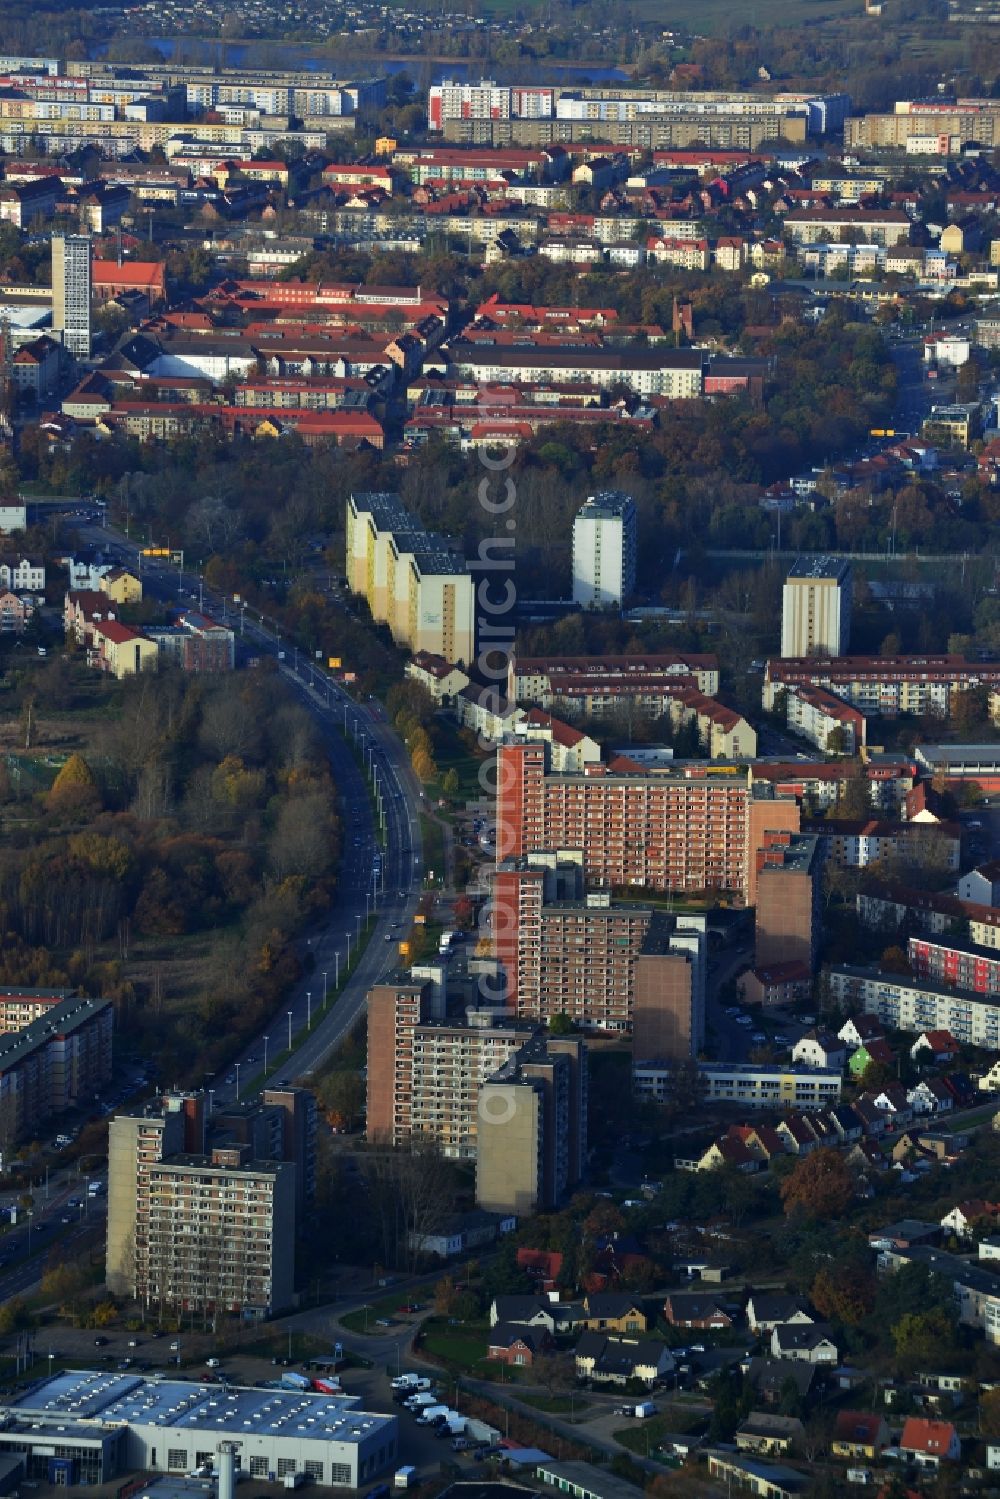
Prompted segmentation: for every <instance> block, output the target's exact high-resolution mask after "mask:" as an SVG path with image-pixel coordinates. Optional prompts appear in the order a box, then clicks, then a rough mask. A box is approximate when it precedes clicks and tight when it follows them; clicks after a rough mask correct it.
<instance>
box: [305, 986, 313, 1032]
mask: <svg viewBox="0 0 1000 1499" xmlns="http://www.w3.org/2000/svg"><path fill="white" fill-rule="evenodd" d="M312 1028H313V997H312V990H311V989H307V990H306V1030H307V1031H311V1030H312Z"/></svg>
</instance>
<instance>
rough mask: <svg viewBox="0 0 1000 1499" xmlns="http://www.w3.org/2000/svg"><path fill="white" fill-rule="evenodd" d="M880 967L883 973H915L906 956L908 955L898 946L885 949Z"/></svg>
mask: <svg viewBox="0 0 1000 1499" xmlns="http://www.w3.org/2000/svg"><path fill="white" fill-rule="evenodd" d="M880 966H881V968H882V971H883V973H903V974H910V973H912V972H913V969H912V968H911V967H910V960H909V958H908V957H907V956H906V953H905V952H904V951H903V949H902V948H901V947H896V946H892V947H886V948H884V949H883V952H882V958H881V965H880Z"/></svg>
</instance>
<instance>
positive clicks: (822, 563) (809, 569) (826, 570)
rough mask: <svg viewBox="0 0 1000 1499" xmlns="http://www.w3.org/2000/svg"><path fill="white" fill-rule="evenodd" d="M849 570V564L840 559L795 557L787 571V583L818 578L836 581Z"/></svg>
mask: <svg viewBox="0 0 1000 1499" xmlns="http://www.w3.org/2000/svg"><path fill="white" fill-rule="evenodd" d="M850 570H851V564H850V563H849V562H845V561H844V559H843V558H842V557H796V559H795V561H794V562H793V563H792V565H791V567H790V568H789V569H788V577H789V581H791V580H792V579H793V578H794V579H806V578H819V579H827V578H828V579H830V580H831V581H834V582H835V581H837V580H838V579H843V578H844V577H846V576H847V574H848V573H849V572H850Z"/></svg>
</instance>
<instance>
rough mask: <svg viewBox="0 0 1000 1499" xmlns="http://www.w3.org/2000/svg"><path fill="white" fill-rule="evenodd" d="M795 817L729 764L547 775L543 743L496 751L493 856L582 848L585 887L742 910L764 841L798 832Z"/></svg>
mask: <svg viewBox="0 0 1000 1499" xmlns="http://www.w3.org/2000/svg"><path fill="white" fill-rule="evenodd" d="M798 827H799V808H798V806H797V804H796V803H794V802H791V801H788V802H786V801H779V800H776V799H774V798H773V796H772V795H771V792H770V787H768V786H766V785H765V786H761V787H760V788H756V789H754V790H751V786H750V777H749V773H748V771H747V770H746V769H745V768H743V767H738V766H734V765H728V764H725V765H719V766H714V765H705V764H698V765H678V766H677V767H676V768H675V769H670V770H667V771H648V772H647V771H642V770H639V769H614V768H609V767H608V766H605V765H598V766H589V767H588V768H587V769H586V770H585V771H584V772H582V773H575V774H561V775H554V774H552V773H551V772H550V771H549V770H548V769H547V760H546V755H545V746H544V745H542V744H523V745H522V744H502V745H501V746H500V749H499V752H498V766H497V857H498V859H499V860H503V859H506V858H521V857H523V856H525V855H527V854H530V853H533V852H535V851H536V850H546V849H547V850H553V849H574V848H578V849H582V850H583V859H584V873H585V876H586V879H587V882H588V884H589V885H598V886H604V887H615V886H626V885H640V886H648V887H649V888H651V889H655V890H675V891H678V892H696V891H701V890H708V891H720V892H725V893H728V894H731V895H736V896H739V897H741V898H742V899H744V900H747V901H748V902H749V901H751V900H752V898H753V894H754V892H755V875H756V870H755V862H756V861H755V857H754V856H755V852H756V849H757V848H758V847H759V846H760V845H761V844H762V842H763V838H764V833H765V832H767V831H771V830H779V829H789V830H791V831H798Z"/></svg>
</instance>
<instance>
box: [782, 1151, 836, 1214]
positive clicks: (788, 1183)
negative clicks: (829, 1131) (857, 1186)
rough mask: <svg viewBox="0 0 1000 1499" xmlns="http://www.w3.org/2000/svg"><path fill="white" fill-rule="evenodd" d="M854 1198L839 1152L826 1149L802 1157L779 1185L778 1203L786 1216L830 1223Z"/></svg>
mask: <svg viewBox="0 0 1000 1499" xmlns="http://www.w3.org/2000/svg"><path fill="white" fill-rule="evenodd" d="M853 1196H854V1179H853V1177H852V1176H851V1169H850V1167H849V1166H848V1164H847V1162H846V1161H845V1159H844V1157H843V1155H842V1154H841V1152H840V1151H839V1150H833V1149H831V1148H830V1147H829V1146H823V1148H822V1149H820V1150H814V1151H812V1152H811V1153H810V1154H809V1155H807V1156H803V1158H802V1159H801V1160H800V1161H797V1162H796V1164H795V1167H794V1169H793V1170H792V1171H791V1172H790V1174H789V1175H788V1176H787V1177H786V1178H785V1180H784V1181H783V1182H782V1184H781V1200H782V1202H783V1203H784V1207H785V1212H786V1214H787V1215H788V1216H789V1217H792V1216H795V1215H798V1216H801V1217H806V1218H818V1219H824V1220H826V1221H833V1220H835V1219H837V1218H839V1217H840V1216H841V1214H842V1213H843V1212H845V1210H846V1209H847V1207H848V1205H849V1203H850V1202H851V1199H852V1198H853Z"/></svg>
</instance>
